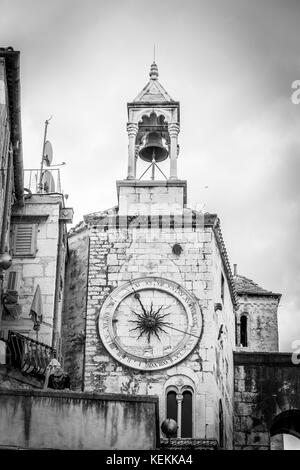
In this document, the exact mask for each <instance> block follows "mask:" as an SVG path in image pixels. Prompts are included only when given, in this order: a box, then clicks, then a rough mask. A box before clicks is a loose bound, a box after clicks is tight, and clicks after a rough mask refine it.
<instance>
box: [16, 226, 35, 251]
mask: <svg viewBox="0 0 300 470" xmlns="http://www.w3.org/2000/svg"><path fill="white" fill-rule="evenodd" d="M35 228H36V227H35V225H34V224H16V225H15V233H14V244H13V252H14V256H20V257H22V256H35V234H36V230H35Z"/></svg>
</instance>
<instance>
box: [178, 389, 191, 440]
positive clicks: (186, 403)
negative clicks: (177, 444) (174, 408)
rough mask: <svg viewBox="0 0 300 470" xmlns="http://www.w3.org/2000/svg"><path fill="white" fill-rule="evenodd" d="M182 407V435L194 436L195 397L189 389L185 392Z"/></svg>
mask: <svg viewBox="0 0 300 470" xmlns="http://www.w3.org/2000/svg"><path fill="white" fill-rule="evenodd" d="M182 395H183V400H182V408H181V437H192V436H193V403H192V402H193V397H192V393H191V392H190V391H189V390H186V391H185V392H183V394H182Z"/></svg>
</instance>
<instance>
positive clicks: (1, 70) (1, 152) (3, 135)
mask: <svg viewBox="0 0 300 470" xmlns="http://www.w3.org/2000/svg"><path fill="white" fill-rule="evenodd" d="M10 143H11V140H10V121H9V113H8V97H7V82H6V68H5V59H4V58H1V57H0V253H1V252H4V251H8V250H9V237H8V234H9V225H10V214H11V205H12V191H13V162H12V154H10V153H9V146H10ZM7 196H8V197H7ZM5 206H7V214H6V216H5V217H4V208H5Z"/></svg>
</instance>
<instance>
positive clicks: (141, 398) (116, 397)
mask: <svg viewBox="0 0 300 470" xmlns="http://www.w3.org/2000/svg"><path fill="white" fill-rule="evenodd" d="M1 395H9V396H18V395H23V396H32V397H56V398H57V397H59V398H75V399H81V400H102V401H132V402H147V403H155V404H157V405H158V401H159V398H158V396H156V395H125V394H121V393H103V394H102V393H101V394H100V393H93V392H75V391H74V392H72V391H71V390H66V391H64V390H57V391H54V390H49V389H47V390H15V389H4V390H0V396H1Z"/></svg>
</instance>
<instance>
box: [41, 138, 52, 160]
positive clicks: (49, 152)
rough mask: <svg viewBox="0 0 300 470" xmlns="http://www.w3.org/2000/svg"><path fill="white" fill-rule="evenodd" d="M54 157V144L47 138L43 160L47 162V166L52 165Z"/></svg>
mask: <svg viewBox="0 0 300 470" xmlns="http://www.w3.org/2000/svg"><path fill="white" fill-rule="evenodd" d="M52 159H53V150H52V145H51V142H49V140H46V142H45V146H44V155H43V160H44V162H45V165H46V166H50V165H51V163H52Z"/></svg>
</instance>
